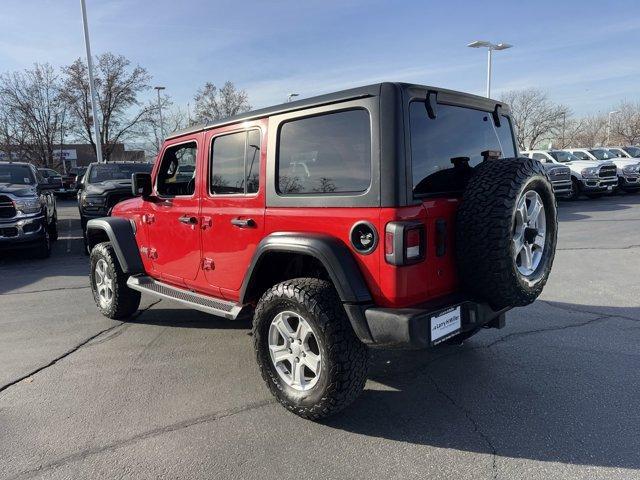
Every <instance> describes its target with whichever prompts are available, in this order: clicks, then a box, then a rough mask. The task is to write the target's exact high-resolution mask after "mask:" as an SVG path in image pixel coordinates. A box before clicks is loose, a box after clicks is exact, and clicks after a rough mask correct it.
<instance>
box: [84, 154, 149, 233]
mask: <svg viewBox="0 0 640 480" xmlns="http://www.w3.org/2000/svg"><path fill="white" fill-rule="evenodd" d="M152 166H153V164H151V163H141V162H109V163H98V162H94V163H92V164H91V165H89V167H88V168H87V171H86V172H85V174H84V176H83V177H82V179H81V180H80V181H79V182H78V210H79V211H80V223H81V224H82V232H83V236H84V237H85V244H86V234H85V232H86V229H87V222H88V221H89V220H90V219H92V218H100V217H106V216H108V215H109V213H110V212H111V209H112V208H113V206H114V205H115V204H116V203H118V202H121V201H122V200H126V199H127V198H131V197H133V194H132V193H131V176H132V175H133V174H134V173H140V172H145V173H150V172H151V167H152Z"/></svg>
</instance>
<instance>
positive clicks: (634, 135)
mask: <svg viewBox="0 0 640 480" xmlns="http://www.w3.org/2000/svg"><path fill="white" fill-rule="evenodd" d="M616 110H617V111H618V113H617V114H616V115H613V116H612V117H611V140H612V141H614V143H621V144H624V145H637V144H639V143H640V102H635V103H632V102H622V103H620V104H619V105H618V106H617V107H616Z"/></svg>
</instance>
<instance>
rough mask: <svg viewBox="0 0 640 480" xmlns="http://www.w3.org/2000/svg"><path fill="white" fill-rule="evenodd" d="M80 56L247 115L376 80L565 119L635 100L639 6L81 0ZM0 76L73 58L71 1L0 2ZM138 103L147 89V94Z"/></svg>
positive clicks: (639, 83)
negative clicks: (489, 47)
mask: <svg viewBox="0 0 640 480" xmlns="http://www.w3.org/2000/svg"><path fill="white" fill-rule="evenodd" d="M86 1H87V6H88V10H89V24H90V29H91V40H92V49H93V52H94V53H100V52H104V51H108V50H111V51H113V52H116V53H121V54H123V55H125V56H127V57H128V58H130V59H131V60H132V61H133V62H135V63H139V64H141V65H143V66H145V67H146V68H147V69H148V70H149V72H150V73H151V74H152V75H153V77H154V80H153V83H154V84H160V85H164V86H166V87H167V91H166V92H167V93H168V94H170V95H171V96H172V97H173V99H174V100H175V101H176V102H177V103H180V104H186V102H189V101H190V100H191V98H192V96H193V94H194V92H195V91H196V89H197V88H198V87H200V86H201V85H202V84H204V83H205V82H207V81H212V82H214V83H216V84H222V83H223V82H224V81H225V80H231V81H233V82H234V83H236V85H237V86H239V87H240V88H243V89H245V90H246V91H247V93H248V94H249V98H250V101H251V104H252V105H253V106H254V107H263V106H268V105H271V104H275V103H280V102H282V101H283V100H284V99H285V98H286V95H287V93H289V92H298V93H300V94H301V95H302V96H312V95H315V94H319V93H326V92H330V91H334V90H337V89H341V88H347V87H352V86H356V85H363V84H367V83H374V82H378V81H382V80H390V81H408V82H416V83H422V84H427V85H436V86H442V87H447V88H452V89H455V90H463V91H467V92H472V93H479V94H482V93H483V92H484V88H485V68H486V54H485V52H484V51H481V50H475V49H470V48H466V47H465V45H466V44H467V43H469V42H470V41H472V40H475V39H486V40H490V41H503V42H508V43H512V44H514V45H515V47H514V48H513V49H510V50H506V51H503V52H497V53H496V54H495V56H494V79H493V86H494V89H493V92H492V96H493V97H498V96H499V94H500V91H503V90H509V89H515V88H525V87H531V86H533V87H538V88H541V89H543V90H545V91H547V92H548V93H549V95H550V96H551V98H552V99H553V100H554V101H556V102H560V103H564V104H566V105H568V106H569V107H571V108H572V110H573V111H574V112H575V113H576V114H579V115H581V114H590V113H595V112H604V111H608V109H609V108H610V107H611V106H613V105H614V104H616V103H618V102H619V101H621V100H640V2H639V1H638V0H629V1H609V2H605V1H576V0H568V1H562V0H555V1H546V0H542V1H536V2H524V1H519V0H512V1H482V2H479V1H468V2H457V1H454V0H448V1H422V2H420V1H378V0H341V1H335V2H334V1H316V0H299V1H284V0H282V1H279V0H271V1H255V0H245V1H239V0H235V1H226V0H224V1H216V0H209V1H201V0H193V1H188V0H182V1H180V0H173V1H170V0H154V1H148V0H129V1H121V0H86ZM0 32H1V33H0V72H3V71H7V70H14V69H21V68H25V67H28V66H30V65H31V64H32V63H34V62H50V63H52V64H54V65H63V64H67V63H70V62H71V61H72V60H73V59H75V58H77V57H80V56H82V55H84V44H83V37H82V24H81V16H80V6H79V0H55V1H54V0H2V10H1V13H0ZM149 95H150V96H151V95H152V92H150V93H149Z"/></svg>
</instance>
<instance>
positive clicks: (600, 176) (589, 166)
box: [521, 150, 618, 200]
mask: <svg viewBox="0 0 640 480" xmlns="http://www.w3.org/2000/svg"><path fill="white" fill-rule="evenodd" d="M521 153H522V154H524V155H526V156H528V157H530V158H533V159H534V160H538V161H540V162H542V163H544V164H554V165H564V166H566V167H569V168H570V169H571V192H570V193H569V194H568V196H567V198H569V199H572V200H575V199H577V198H578V197H579V196H580V195H582V194H584V195H586V196H587V197H590V198H595V197H599V196H601V195H603V194H605V193H609V192H611V191H613V189H614V188H615V186H616V185H617V184H618V176H617V168H616V166H615V165H614V164H613V162H599V161H597V160H591V159H588V160H583V159H581V158H579V157H578V156H576V155H573V154H572V153H570V152H566V151H563V150H529V151H526V152H521Z"/></svg>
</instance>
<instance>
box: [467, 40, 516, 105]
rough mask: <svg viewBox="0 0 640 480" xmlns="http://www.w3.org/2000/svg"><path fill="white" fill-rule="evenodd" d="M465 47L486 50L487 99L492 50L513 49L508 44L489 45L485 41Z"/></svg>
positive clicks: (489, 94)
mask: <svg viewBox="0 0 640 480" xmlns="http://www.w3.org/2000/svg"><path fill="white" fill-rule="evenodd" d="M467 47H471V48H486V49H487V97H490V96H491V55H492V52H493V51H494V50H506V49H507V48H511V47H513V45H509V44H508V43H491V42H487V41H486V40H476V41H475V42H471V43H470V44H469V45H467Z"/></svg>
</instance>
